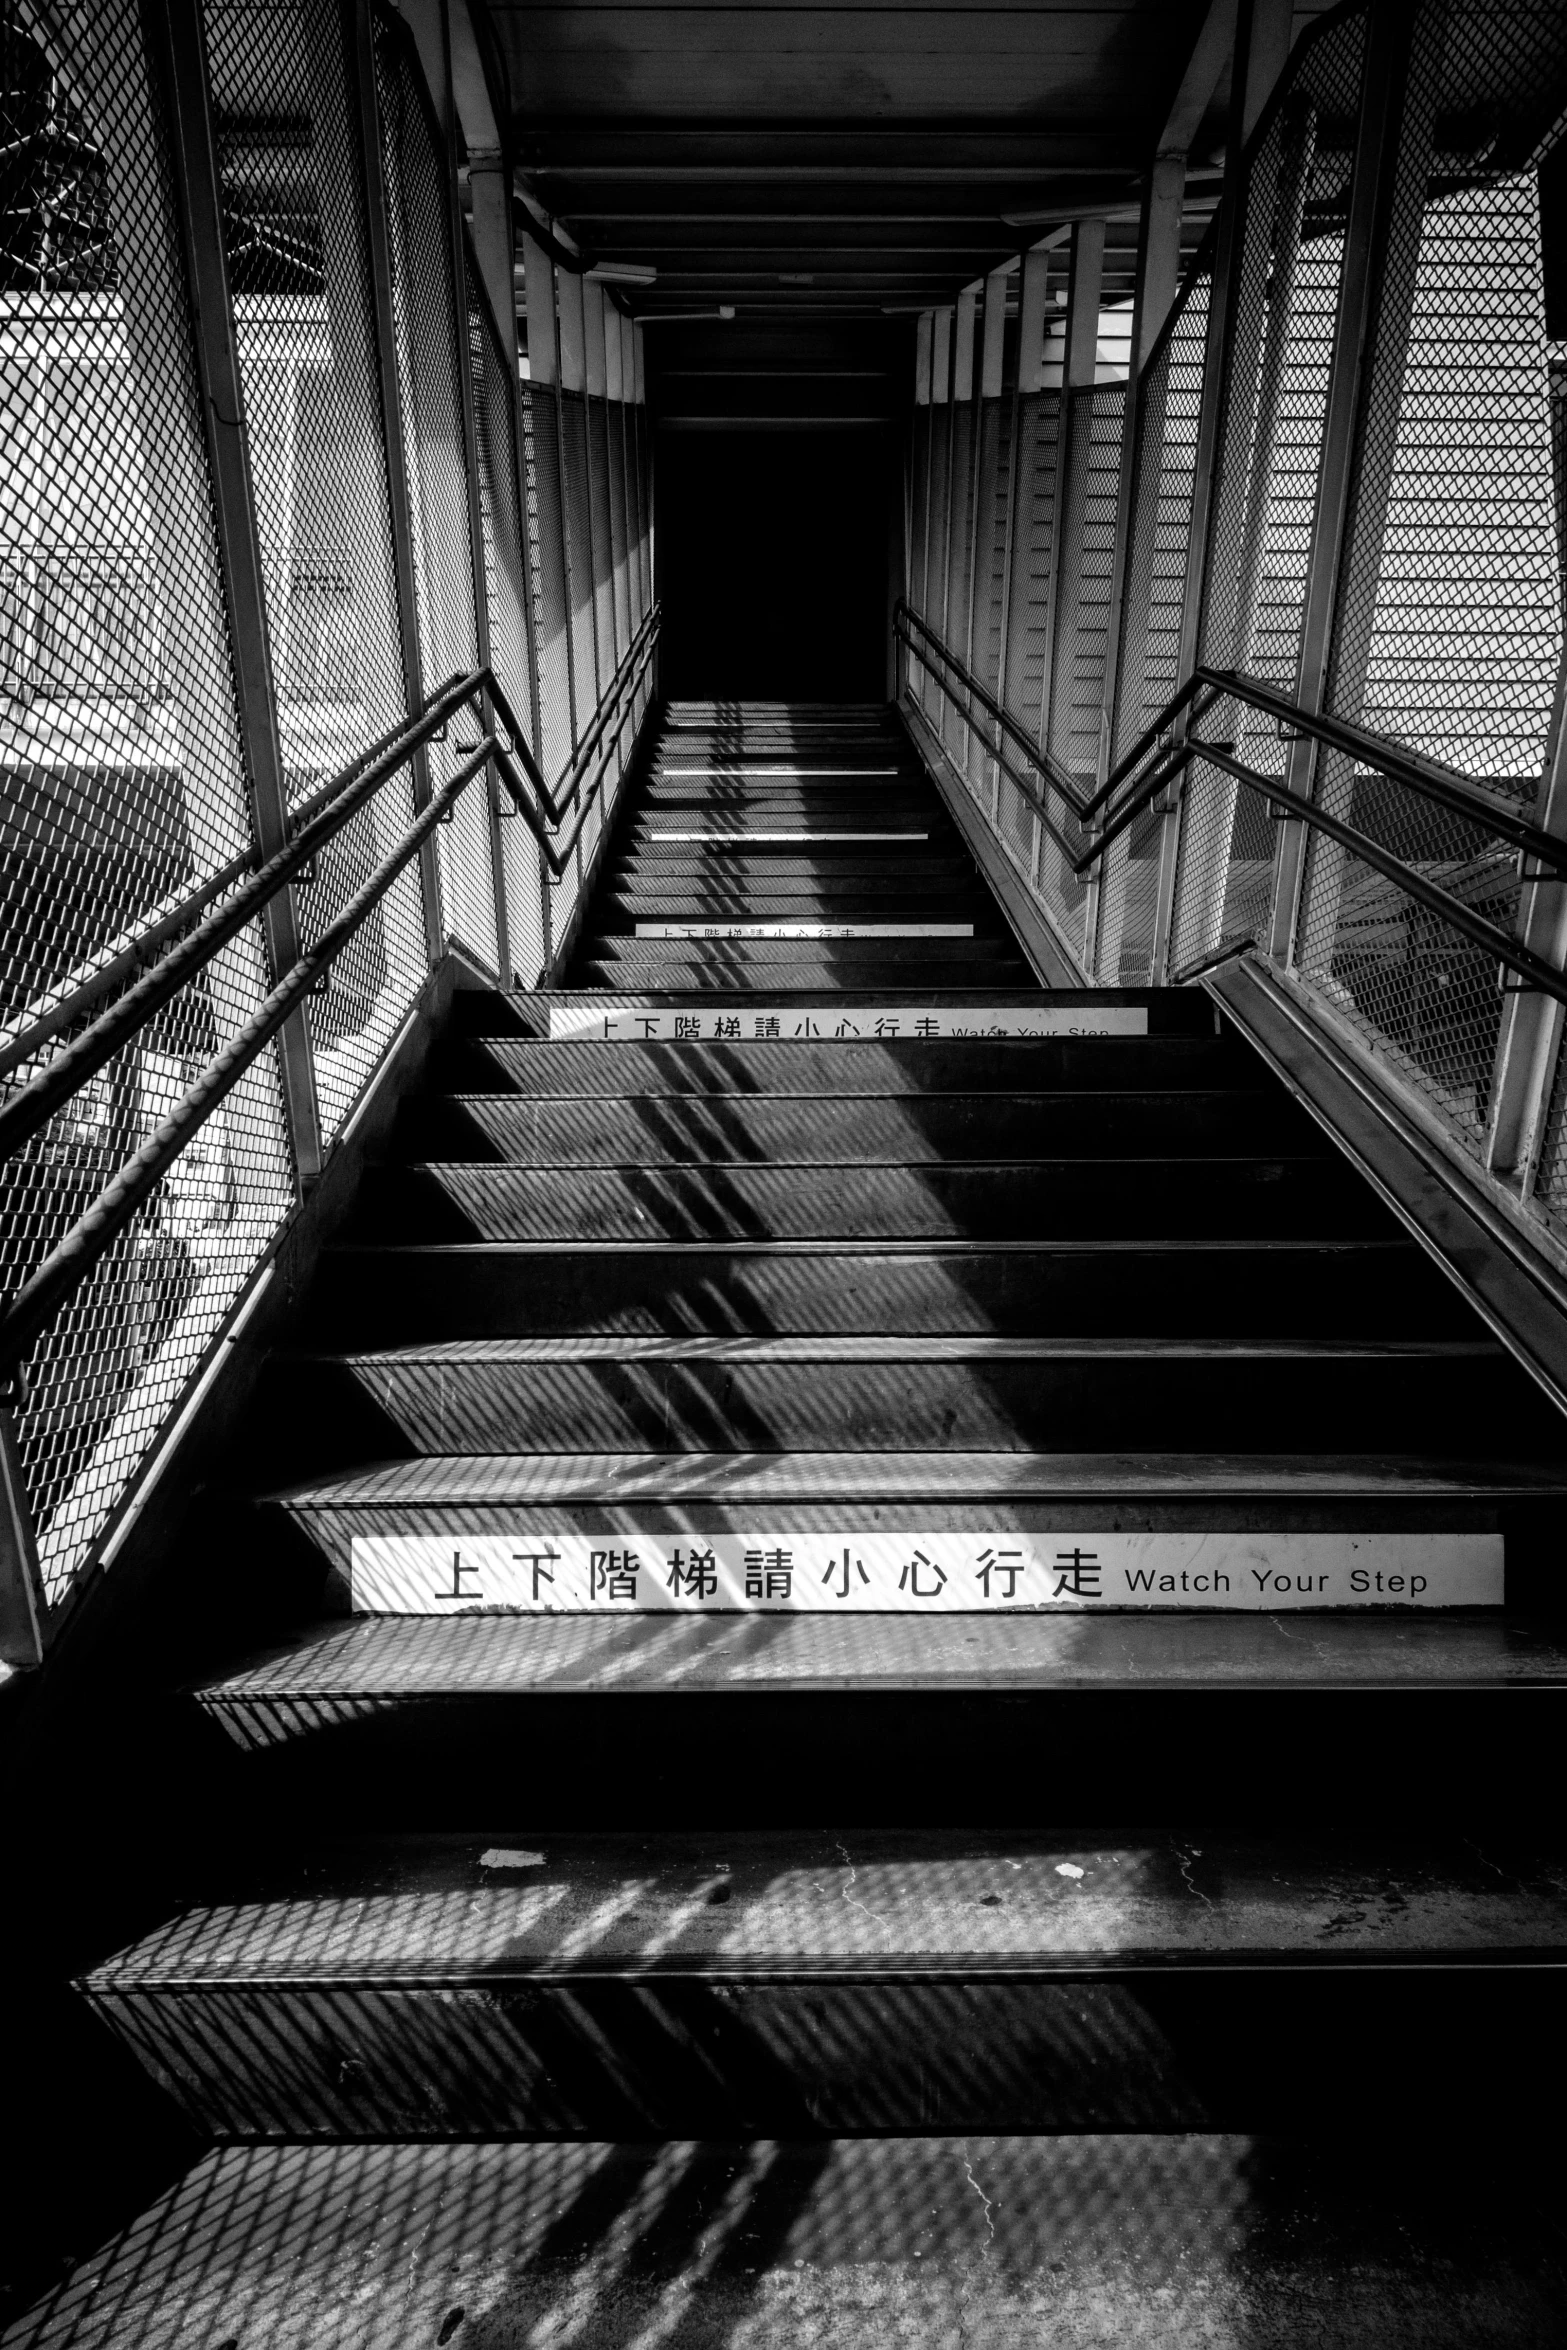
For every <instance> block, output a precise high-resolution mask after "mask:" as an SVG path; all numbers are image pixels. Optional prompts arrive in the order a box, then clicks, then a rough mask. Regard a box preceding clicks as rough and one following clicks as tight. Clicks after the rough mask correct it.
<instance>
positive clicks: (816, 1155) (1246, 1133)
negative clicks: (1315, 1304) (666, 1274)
mask: <svg viewBox="0 0 1567 2350" xmlns="http://www.w3.org/2000/svg"><path fill="white" fill-rule="evenodd" d="M1139 1041H1140V1040H1139ZM583 1049H584V1053H585V1054H586V1053H591V1052H593V1051H594V1050H595V1049H597V1048H595V1047H593V1046H591V1045H589V1046H586V1047H584V1048H583ZM738 1049H739V1050H741V1051H744V1050H745V1049H746V1048H744V1047H741V1048H738ZM858 1049H859V1048H857V1047H855V1046H848V1047H846V1048H845V1051H846V1053H847V1054H853V1053H854V1052H856V1051H857V1050H858ZM1180 1049H1181V1048H1179V1047H1176V1048H1173V1050H1172V1049H1171V1048H1162V1051H1163V1052H1165V1053H1169V1055H1170V1057H1171V1058H1173V1057H1174V1052H1177V1051H1179V1050H1180ZM1200 1050H1201V1048H1200V1047H1199V1052H1200ZM1136 1057H1137V1058H1138V1059H1140V1060H1142V1061H1143V1063H1144V1065H1145V1066H1146V1065H1147V1063H1148V1062H1149V1061H1153V1060H1157V1058H1159V1057H1160V1056H1159V1055H1156V1054H1153V1053H1141V1052H1140V1053H1138V1054H1137V1056H1136ZM1197 1057H1198V1055H1197V1054H1196V1053H1194V1054H1193V1055H1192V1056H1191V1058H1192V1059H1194V1060H1195V1059H1197ZM1216 1057H1217V1056H1216ZM1063 1058H1064V1056H1063ZM1058 1065H1059V1064H1058ZM1099 1066H1100V1069H1101V1070H1103V1063H1102V1062H1101V1063H1100V1064H1099ZM1210 1066H1211V1064H1210ZM1164 1073H1165V1074H1166V1075H1168V1073H1169V1064H1168V1060H1166V1062H1165V1072H1164ZM954 1074H959V1072H954ZM1168 1101H1169V1095H1168V1093H1158V1094H1154V1095H1153V1096H1151V1097H1150V1096H1149V1095H1146V1094H1133V1093H1128V1092H1123V1091H1121V1090H1119V1089H1114V1090H1112V1089H1111V1088H1110V1087H1106V1088H1105V1089H1104V1090H1103V1091H1095V1090H1093V1089H1091V1088H1090V1087H1088V1086H1085V1087H1083V1088H1082V1089H1081V1090H1080V1091H1075V1092H1074V1091H1067V1090H1066V1089H1063V1090H1062V1091H1061V1092H1060V1093H1055V1094H1049V1093H1046V1094H1025V1093H1010V1092H1009V1093H1002V1092H999V1091H998V1092H995V1093H974V1094H969V1093H932V1094H919V1095H911V1094H896V1093H887V1094H881V1095H876V1094H871V1095H869V1096H855V1095H849V1096H847V1097H844V1096H839V1095H833V1094H828V1093H826V1092H823V1094H822V1095H821V1096H820V1097H819V1098H818V1099H816V1100H814V1101H812V1100H807V1099H802V1098H800V1097H798V1096H789V1095H785V1096H783V1097H782V1098H777V1097H773V1096H769V1095H767V1094H740V1095H738V1096H729V1095H722V1094H719V1095H715V1094H708V1093H695V1092H693V1093H668V1094H643V1095H632V1096H628V1097H618V1096H614V1095H607V1094H598V1095H589V1096H587V1097H585V1098H584V1099H581V1100H576V1101H572V1100H564V1101H562V1100H558V1099H554V1098H548V1097H544V1096H541V1095H538V1094H531V1093H517V1094H505V1093H491V1094H459V1095H454V1096H448V1097H446V1099H445V1100H444V1101H442V1102H441V1104H440V1105H439V1109H438V1111H437V1110H436V1108H435V1106H434V1105H432V1122H435V1123H436V1130H437V1131H439V1132H441V1133H442V1134H444V1135H447V1136H449V1137H450V1145H453V1146H456V1147H455V1148H453V1147H448V1148H447V1149H446V1150H443V1152H442V1155H443V1156H451V1157H456V1156H457V1155H458V1154H459V1150H460V1151H461V1155H462V1156H464V1157H474V1158H477V1157H480V1156H482V1155H486V1153H485V1151H484V1150H483V1148H482V1147H481V1148H478V1149H476V1148H475V1144H476V1143H477V1142H478V1141H479V1138H481V1137H482V1143H483V1145H487V1146H488V1150H489V1151H491V1152H493V1153H494V1154H495V1155H497V1156H499V1157H501V1158H503V1159H506V1160H509V1161H511V1162H512V1163H513V1164H516V1165H554V1166H561V1165H569V1164H572V1163H576V1164H579V1165H582V1166H603V1165H605V1164H606V1163H610V1164H614V1163H617V1162H618V1163H623V1164H625V1163H635V1164H641V1165H648V1166H653V1165H689V1166H705V1167H720V1166H728V1165H734V1164H743V1163H747V1162H749V1163H750V1164H752V1165H756V1164H760V1163H765V1162H768V1161H779V1162H783V1161H788V1162H789V1163H791V1164H795V1165H800V1164H807V1165H808V1164H811V1163H813V1162H814V1163H816V1164H818V1165H826V1166H837V1167H844V1166H848V1165H852V1164H858V1165H862V1166H875V1165H902V1166H926V1167H929V1168H930V1169H931V1170H932V1172H933V1173H934V1172H935V1171H936V1170H938V1169H940V1168H942V1167H945V1168H947V1169H949V1170H951V1169H953V1168H954V1167H955V1165H956V1164H957V1163H960V1162H962V1161H965V1160H966V1161H987V1160H988V1161H992V1162H998V1161H1002V1160H1012V1161H1015V1162H1018V1163H1021V1164H1032V1165H1038V1164H1040V1163H1042V1162H1045V1161H1047V1160H1053V1161H1056V1162H1058V1163H1066V1162H1081V1163H1082V1164H1084V1165H1095V1166H1099V1167H1103V1168H1105V1169H1107V1170H1109V1169H1111V1168H1113V1167H1115V1166H1117V1165H1121V1166H1127V1167H1136V1166H1141V1167H1146V1168H1147V1169H1148V1170H1149V1182H1150V1184H1152V1183H1156V1182H1162V1180H1163V1179H1164V1177H1165V1176H1167V1175H1168V1176H1170V1177H1171V1178H1172V1179H1174V1171H1175V1170H1176V1169H1177V1168H1184V1169H1187V1170H1189V1171H1190V1172H1191V1174H1192V1177H1193V1179H1194V1180H1195V1179H1198V1178H1199V1177H1200V1176H1206V1175H1210V1174H1211V1175H1212V1177H1213V1178H1214V1180H1215V1181H1216V1182H1217V1181H1220V1180H1222V1179H1223V1170H1224V1168H1225V1167H1226V1166H1230V1167H1233V1168H1235V1169H1237V1170H1240V1169H1244V1168H1246V1167H1247V1166H1253V1167H1258V1166H1270V1167H1280V1168H1283V1167H1286V1166H1288V1167H1290V1168H1300V1167H1302V1166H1304V1165H1305V1164H1307V1163H1309V1165H1310V1166H1311V1167H1313V1168H1314V1169H1316V1170H1317V1171H1318V1172H1319V1173H1320V1175H1321V1177H1322V1187H1323V1193H1324V1196H1325V1197H1340V1196H1344V1195H1346V1194H1348V1193H1350V1192H1353V1193H1354V1194H1355V1196H1356V1197H1358V1198H1363V1199H1366V1200H1367V1201H1370V1199H1371V1197H1372V1195H1371V1194H1370V1193H1369V1192H1368V1191H1367V1189H1366V1187H1365V1186H1364V1185H1363V1184H1361V1183H1359V1182H1358V1181H1357V1180H1356V1178H1355V1177H1354V1176H1353V1174H1352V1173H1351V1171H1350V1170H1349V1168H1348V1167H1347V1166H1346V1165H1345V1164H1344V1162H1343V1161H1342V1160H1341V1159H1338V1158H1336V1157H1330V1156H1329V1155H1328V1154H1327V1153H1326V1152H1325V1151H1324V1150H1322V1149H1320V1148H1317V1147H1314V1146H1315V1145H1316V1142H1317V1137H1316V1135H1315V1134H1314V1132H1313V1131H1312V1129H1311V1128H1310V1127H1309V1126H1307V1125H1306V1123H1305V1121H1304V1120H1303V1119H1299V1120H1298V1119H1296V1118H1294V1117H1292V1116H1291V1114H1290V1113H1291V1110H1292V1107H1293V1105H1292V1104H1290V1103H1289V1102H1288V1101H1287V1100H1285V1099H1283V1098H1282V1097H1274V1098H1272V1099H1268V1098H1266V1097H1265V1100H1264V1102H1263V1103H1258V1104H1257V1105H1256V1107H1257V1110H1258V1111H1259V1112H1260V1113H1261V1115H1260V1116H1259V1117H1258V1119H1257V1123H1258V1124H1261V1125H1264V1126H1267V1125H1271V1126H1272V1127H1273V1129H1274V1132H1275V1134H1277V1135H1280V1136H1281V1138H1282V1139H1283V1141H1284V1145H1285V1150H1286V1152H1287V1156H1278V1157H1274V1156H1266V1157H1265V1156H1264V1155H1263V1145H1262V1137H1261V1136H1260V1135H1257V1134H1256V1133H1255V1130H1254V1128H1253V1127H1252V1126H1251V1125H1250V1124H1249V1122H1248V1121H1247V1119H1246V1117H1245V1112H1246V1110H1247V1108H1248V1106H1249V1097H1248V1096H1246V1095H1245V1094H1235V1095H1227V1094H1208V1095H1203V1094H1196V1095H1191V1096H1186V1097H1183V1109H1182V1112H1181V1113H1180V1114H1178V1115H1176V1116H1174V1117H1171V1118H1169V1119H1168V1120H1166V1118H1165V1117H1164V1116H1163V1115H1161V1113H1162V1112H1163V1111H1164V1109H1165V1105H1166V1103H1167V1102H1168ZM1172 1127H1173V1128H1174V1130H1175V1131H1174V1133H1173V1134H1172V1133H1171V1128H1172ZM1303 1129H1304V1131H1303ZM1205 1133H1208V1134H1218V1133H1225V1134H1227V1135H1228V1136H1229V1138H1230V1140H1231V1143H1232V1145H1234V1146H1235V1147H1233V1148H1232V1149H1231V1150H1230V1151H1229V1152H1225V1153H1223V1154H1222V1155H1220V1153H1219V1151H1218V1150H1217V1149H1215V1148H1214V1147H1213V1146H1211V1145H1205V1142H1204V1140H1203V1136H1204V1134H1205ZM1175 1141H1180V1142H1186V1143H1188V1145H1189V1151H1188V1154H1186V1155H1183V1156H1181V1157H1175V1156H1173V1155H1172V1154H1171V1151H1170V1144H1171V1143H1172V1142H1175ZM1161 1143H1163V1144H1164V1145H1165V1148H1164V1149H1163V1150H1160V1149H1159V1147H1158V1146H1159V1145H1160V1144H1161ZM1248 1146H1249V1147H1248ZM1127 1180H1128V1181H1130V1180H1132V1178H1130V1177H1128V1178H1127ZM1240 1180H1242V1178H1241V1177H1240V1176H1239V1175H1238V1176H1237V1182H1239V1181H1240ZM1263 1180H1271V1178H1267V1179H1263ZM1155 1196H1156V1195H1155V1194H1153V1193H1152V1192H1150V1190H1149V1189H1148V1188H1147V1187H1144V1188H1143V1189H1142V1190H1141V1192H1140V1193H1139V1194H1138V1206H1137V1223H1138V1225H1139V1226H1141V1227H1143V1228H1146V1227H1147V1226H1148V1224H1149V1223H1150V1221H1151V1219H1152V1217H1153V1216H1154V1214H1155V1213H1156V1210H1155V1206H1154V1199H1155ZM1161 1196H1162V1195H1161ZM1304 1229H1309V1226H1308V1227H1305V1228H1304Z"/></svg>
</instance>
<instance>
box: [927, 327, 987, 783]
mask: <svg viewBox="0 0 1567 2350" xmlns="http://www.w3.org/2000/svg"><path fill="white" fill-rule="evenodd" d="M978 300H979V296H978V292H977V289H976V288H975V287H973V286H965V287H964V288H963V291H962V292H961V293H960V294H959V296H958V298H957V302H956V305H955V306H954V309H953V313H952V384H951V398H950V402H949V404H948V408H947V528H946V535H945V538H944V540H943V543H942V566H941V568H942V595H941V641H942V643H943V644H944V645H951V644H952V636H953V627H952V621H953V609H952V604H953V584H954V574H955V573H956V571H957V568H958V565H959V564H960V562H961V561H962V553H963V508H964V506H965V504H967V503H968V502H969V492H970V490H971V487H972V482H971V478H970V476H971V471H972V468H971V466H970V464H969V463H968V459H967V456H966V457H965V463H964V474H965V479H964V480H963V482H961V483H960V482H959V479H958V454H959V441H960V438H961V436H960V434H959V431H958V422H959V418H958V410H959V406H960V404H961V405H962V406H964V407H967V408H971V407H972V403H973V398H974V320H975V312H976V309H977V307H978ZM970 421H971V422H972V418H971V419H970ZM970 439H971V440H972V434H971V435H970ZM970 454H971V452H970ZM950 709H951V705H950V704H944V710H943V720H942V722H941V723H940V724H939V725H938V728H937V731H938V733H939V734H940V735H941V737H942V740H943V741H945V740H946V736H947V729H946V724H945V716H946V714H947V713H948V712H950Z"/></svg>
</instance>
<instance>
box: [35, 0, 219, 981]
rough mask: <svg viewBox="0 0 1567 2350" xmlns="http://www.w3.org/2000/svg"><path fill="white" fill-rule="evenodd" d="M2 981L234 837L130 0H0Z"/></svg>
mask: <svg viewBox="0 0 1567 2350" xmlns="http://www.w3.org/2000/svg"><path fill="white" fill-rule="evenodd" d="M0 67H3V74H4V89H3V92H0V100H3V103H4V106H5V109H6V118H7V119H6V126H5V134H6V142H7V169H6V191H5V212H4V216H3V223H0V234H3V237H4V248H3V251H0V285H3V290H0V319H3V341H0V460H3V461H0V620H3V627H4V673H3V677H0V697H3V698H0V757H3V759H4V763H5V809H4V826H5V830H4V841H5V849H6V857H5V865H4V877H3V881H0V893H3V894H0V985H3V989H4V1011H5V1017H6V1020H7V1022H8V1024H22V1025H25V1024H26V1022H27V1019H28V1018H29V1016H30V1015H36V1013H38V1012H40V1011H42V1010H44V1009H45V1008H47V1007H48V1006H49V1005H51V1004H53V1003H55V1002H57V1001H59V999H60V997H61V996H62V995H63V994H65V993H66V992H68V991H69V989H70V988H71V987H72V986H73V985H74V984H76V982H77V981H78V980H79V978H80V977H81V976H82V973H83V971H84V970H85V969H87V968H90V967H91V966H92V965H93V964H94V963H95V962H96V961H98V960H99V959H100V958H101V957H102V955H103V954H104V952H105V950H107V949H108V948H110V947H111V946H112V945H113V944H115V943H116V942H119V941H121V940H122V938H123V937H124V936H125V935H126V934H134V932H135V931H136V930H137V929H139V928H140V927H141V926H142V924H143V922H144V921H145V920H146V919H147V918H148V917H149V916H151V915H153V914H154V913H156V912H157V911H158V910H160V909H161V908H162V907H163V906H164V905H165V904H166V903H168V902H171V901H173V900H175V899H177V898H179V897H181V896H183V895H184V893H185V891H186V889H187V888H188V887H189V885H190V884H191V883H193V882H195V881H197V880H199V879H201V878H202V877H203V876H205V875H207V874H211V873H213V872H216V871H217V870H218V869H219V868H220V867H222V866H223V865H225V864H226V863H227V862H228V861H229V860H230V859H231V858H232V857H233V856H234V854H235V853H236V851H238V850H240V849H242V848H244V847H245V846H247V845H248V843H249V841H250V838H251V829H250V817H249V809H248V801H247V797H246V792H245V785H244V780H243V768H242V764H241V759H240V751H239V741H238V733H237V725H236V717H235V706H234V695H233V683H232V672H231V664H230V650H229V639H228V627H227V622H226V618H225V607H224V600H223V592H222V587H221V583H220V575H219V566H218V549H217V539H216V533H215V529H214V524H213V516H212V506H211V493H210V486H209V481H208V472H207V459H206V450H205V441H204V437H203V432H202V424H201V408H200V399H199V394H198V390H197V384H196V377H195V370H194V366H193V362H192V359H191V354H190V326H189V306H188V298H187V295H186V291H185V279H184V270H183V265H182V262H181V259H180V245H179V232H178V227H177V224H176V221H175V218H174V215H173V210H172V193H171V187H170V164H169V157H168V152H167V147H166V142H165V140H164V137H163V134H162V127H161V124H160V122H159V120H158V117H157V115H156V113H155V111H154V107H153V101H152V95H151V90H150V87H149V84H148V80H147V73H146V67H145V63H144V60H143V57H142V52H141V45H140V36H139V30H138V27H137V21H136V11H135V9H134V8H133V7H129V6H124V5H122V6H118V7H116V6H109V7H106V8H104V9H91V10H89V9H87V8H85V7H83V8H81V9H79V10H68V11H65V12H63V15H62V33H61V38H60V42H59V45H58V46H57V47H56V46H54V45H51V46H50V47H48V48H46V47H45V46H44V44H43V43H42V42H41V41H40V40H39V39H37V38H35V37H34V35H33V34H31V33H30V32H29V31H28V30H27V29H26V21H25V20H24V18H23V16H22V15H21V13H20V12H19V10H18V9H17V7H16V6H15V5H14V0H6V4H5V5H4V6H3V7H0Z"/></svg>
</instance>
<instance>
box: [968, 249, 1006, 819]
mask: <svg viewBox="0 0 1567 2350" xmlns="http://www.w3.org/2000/svg"><path fill="white" fill-rule="evenodd" d="M1011 276H1012V272H1011V271H1010V270H1009V269H994V270H992V271H991V273H990V275H989V276H988V277H987V278H986V280H985V286H984V307H983V310H982V312H981V316H980V356H979V398H978V407H977V413H976V430H975V436H974V448H975V454H974V529H973V532H972V535H971V547H972V554H971V557H970V565H969V570H970V580H971V585H970V588H969V607H968V638H967V642H966V644H965V645H964V647H963V658H964V660H965V661H966V662H967V664H968V666H969V669H970V670H971V671H972V673H973V674H974V675H975V676H976V677H979V676H980V668H981V663H982V654H983V646H984V644H985V643H988V641H989V637H990V629H991V623H992V620H993V619H994V618H996V617H997V615H996V613H995V609H994V603H995V598H996V557H997V553H998V549H997V546H996V491H997V488H998V486H999V474H1000V467H1001V366H1002V354H1003V350H1004V348H1005V335H1006V317H1007V288H1008V286H1009V284H1010V283H1011ZM981 631H983V636H982V635H981ZM980 681H981V683H982V684H993V681H992V680H989V679H985V678H981V680H980ZM971 756H972V744H969V745H967V746H966V747H965V761H967V759H968V758H970V757H971ZM987 767H988V768H989V771H990V772H989V779H988V789H989V796H990V815H991V821H992V823H994V822H995V821H996V818H997V817H998V815H999V813H1000V799H1001V770H1000V768H999V767H998V766H997V765H996V763H995V761H994V760H991V759H987V758H984V757H982V758H981V761H980V773H979V777H978V778H977V780H978V781H979V783H980V784H981V785H982V786H983V785H985V783H986V774H985V770H986V768H987Z"/></svg>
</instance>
